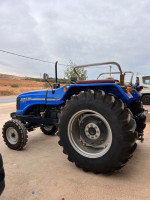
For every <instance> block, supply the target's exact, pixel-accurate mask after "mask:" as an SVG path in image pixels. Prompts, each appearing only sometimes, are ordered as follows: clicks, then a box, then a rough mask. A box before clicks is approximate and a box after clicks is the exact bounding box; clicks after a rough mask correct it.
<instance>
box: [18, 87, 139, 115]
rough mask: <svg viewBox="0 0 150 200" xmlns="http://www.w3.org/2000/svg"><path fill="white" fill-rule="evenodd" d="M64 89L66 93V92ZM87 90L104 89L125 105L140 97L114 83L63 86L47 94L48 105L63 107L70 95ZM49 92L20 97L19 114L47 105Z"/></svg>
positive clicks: (44, 91) (31, 93) (30, 93)
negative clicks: (126, 91)
mask: <svg viewBox="0 0 150 200" xmlns="http://www.w3.org/2000/svg"><path fill="white" fill-rule="evenodd" d="M64 88H66V91H65V92H64ZM87 89H102V90H104V91H105V92H107V93H112V94H114V95H115V96H117V97H118V98H119V99H121V100H122V101H123V102H124V103H126V104H129V103H131V102H132V101H134V100H135V99H136V98H138V97H139V95H138V94H137V92H136V91H135V92H134V93H133V94H132V97H131V96H128V95H127V94H126V93H125V92H124V91H123V89H122V88H121V87H120V86H118V85H116V84H114V83H101V84H97V83H96V84H73V85H68V86H63V87H61V88H58V89H55V90H53V92H52V90H48V93H47V105H61V104H63V103H64V102H65V101H66V99H67V98H68V97H69V95H73V94H76V92H77V93H78V91H81V90H85V91H86V90H87ZM46 91H47V90H40V91H34V92H27V93H23V94H21V95H19V97H20V100H21V103H20V110H18V111H17V114H24V112H25V111H26V110H27V109H28V108H29V107H30V106H33V105H37V104H45V95H46Z"/></svg>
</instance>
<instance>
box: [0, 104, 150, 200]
mask: <svg viewBox="0 0 150 200" xmlns="http://www.w3.org/2000/svg"><path fill="white" fill-rule="evenodd" d="M14 111H15V103H7V104H0V130H1V128H2V126H3V124H4V123H5V122H6V121H7V120H9V119H10V117H9V114H10V112H14ZM149 129H150V124H147V128H146V131H145V141H144V143H143V144H141V143H140V142H138V148H137V150H136V152H135V153H134V156H133V158H132V159H131V160H130V161H129V162H128V164H127V165H126V166H125V167H124V168H123V169H122V170H120V171H117V172H115V173H113V174H109V175H102V174H97V175H96V174H93V173H85V172H83V171H82V170H81V169H79V168H77V167H75V165H74V164H73V163H71V162H68V160H67V156H66V155H64V154H63V153H62V148H61V147H60V146H59V145H58V143H57V142H58V137H57V136H47V135H44V134H42V133H41V131H40V129H37V130H35V131H34V132H31V133H29V141H28V143H27V145H26V148H25V149H24V150H23V151H13V150H10V149H9V148H7V146H6V145H5V144H4V142H3V139H2V136H1V135H0V152H1V153H2V155H3V159H4V167H5V171H6V188H5V190H4V193H3V194H2V196H1V197H0V199H3V200H62V199H63V198H64V200H100V199H103V200H135V199H136V200H141V199H144V200H149V199H150V134H149ZM32 193H33V194H32Z"/></svg>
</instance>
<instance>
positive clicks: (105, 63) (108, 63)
mask: <svg viewBox="0 0 150 200" xmlns="http://www.w3.org/2000/svg"><path fill="white" fill-rule="evenodd" d="M110 64H111V65H116V66H117V67H118V69H119V74H120V85H124V73H123V72H122V69H121V67H120V65H119V64H118V63H117V62H103V63H95V64H87V65H78V66H76V67H74V72H75V73H76V74H77V77H78V80H80V79H81V77H80V75H79V74H78V72H77V70H76V69H78V68H85V67H92V66H100V65H110Z"/></svg>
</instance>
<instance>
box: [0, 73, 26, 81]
mask: <svg viewBox="0 0 150 200" xmlns="http://www.w3.org/2000/svg"><path fill="white" fill-rule="evenodd" d="M0 79H11V80H12V79H13V80H24V79H26V77H21V76H13V75H9V74H1V73H0Z"/></svg>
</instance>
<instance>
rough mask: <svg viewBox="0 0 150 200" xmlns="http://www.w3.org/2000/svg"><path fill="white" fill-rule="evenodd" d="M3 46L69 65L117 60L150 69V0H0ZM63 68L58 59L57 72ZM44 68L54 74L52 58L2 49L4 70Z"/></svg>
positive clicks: (0, 68)
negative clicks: (21, 56)
mask: <svg viewBox="0 0 150 200" xmlns="http://www.w3.org/2000/svg"><path fill="white" fill-rule="evenodd" d="M0 49H1V50H6V51H10V52H13V53H18V54H22V55H26V56H30V57H35V58H39V59H43V60H48V61H50V62H55V61H58V64H59V63H63V64H65V65H67V64H68V63H69V61H70V60H72V62H74V63H75V64H76V65H81V64H90V63H98V62H108V61H116V62H118V63H119V64H120V65H121V67H122V69H123V71H126V70H130V71H133V72H134V73H135V74H136V73H137V72H138V73H139V74H143V75H145V74H149V75H150V0H142V1H141V0H126V1H120V0H107V1H106V0H94V1H92V0H44V1H42V0H38V1H37V0H21V1H20V0H13V1H12V0H0ZM65 69H66V66H63V65H58V77H61V78H63V77H64V70H65ZM107 70H108V67H105V68H96V69H92V71H90V70H89V74H88V77H89V79H90V78H92V79H93V78H94V77H95V78H96V77H97V76H98V74H99V73H100V72H106V71H107ZM112 71H117V68H116V67H115V66H113V68H112ZM44 72H46V73H48V74H49V75H50V76H54V64H49V63H42V62H38V61H33V60H29V59H25V58H20V57H16V56H13V55H9V54H5V53H2V52H0V73H7V74H14V75H22V76H35V77H40V76H41V74H43V73H44Z"/></svg>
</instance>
